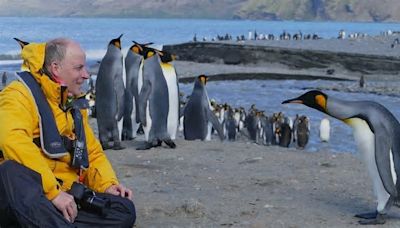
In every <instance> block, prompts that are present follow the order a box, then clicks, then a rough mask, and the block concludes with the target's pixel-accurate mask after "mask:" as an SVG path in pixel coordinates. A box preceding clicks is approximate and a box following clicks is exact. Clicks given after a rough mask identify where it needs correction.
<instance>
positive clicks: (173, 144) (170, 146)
mask: <svg viewBox="0 0 400 228" xmlns="http://www.w3.org/2000/svg"><path fill="white" fill-rule="evenodd" d="M164 143H165V144H167V146H169V148H172V149H175V148H176V145H175V143H174V142H173V141H172V140H171V139H168V140H164Z"/></svg>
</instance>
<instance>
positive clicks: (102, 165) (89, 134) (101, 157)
mask: <svg viewBox="0 0 400 228" xmlns="http://www.w3.org/2000/svg"><path fill="white" fill-rule="evenodd" d="M82 116H83V125H84V128H85V136H86V145H87V150H88V155H89V168H88V170H87V172H86V175H85V184H86V185H87V186H88V187H89V188H91V189H93V190H94V191H96V192H104V191H105V190H106V189H107V188H108V187H110V186H111V185H114V184H119V182H118V179H117V176H116V175H115V172H114V170H113V168H112V166H111V163H110V162H109V160H108V158H107V156H106V154H105V153H104V151H103V148H102V147H101V144H100V142H99V140H97V138H96V136H95V135H94V133H93V130H92V128H91V127H90V126H89V122H88V117H87V112H86V111H84V112H83V113H82Z"/></svg>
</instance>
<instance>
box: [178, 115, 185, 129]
mask: <svg viewBox="0 0 400 228" xmlns="http://www.w3.org/2000/svg"><path fill="white" fill-rule="evenodd" d="M183 120H184V117H183V116H182V117H181V118H180V119H179V131H183Z"/></svg>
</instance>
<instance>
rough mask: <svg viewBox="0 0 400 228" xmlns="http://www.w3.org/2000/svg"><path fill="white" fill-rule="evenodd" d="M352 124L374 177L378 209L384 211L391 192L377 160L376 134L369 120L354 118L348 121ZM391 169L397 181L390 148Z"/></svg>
mask: <svg viewBox="0 0 400 228" xmlns="http://www.w3.org/2000/svg"><path fill="white" fill-rule="evenodd" d="M346 122H347V123H348V124H349V125H350V126H352V127H353V135H354V139H355V140H356V143H357V147H358V150H359V152H360V155H361V156H362V158H363V160H364V163H365V164H366V166H367V169H368V172H369V176H370V177H371V179H372V183H373V187H374V192H375V195H376V197H377V201H378V207H377V210H378V211H382V210H383V209H384V208H385V205H386V203H387V201H388V199H389V197H390V195H389V193H387V192H386V190H385V187H384V186H383V183H382V180H381V178H380V175H379V172H378V168H377V166H376V161H375V135H374V133H372V131H371V129H370V128H369V126H368V124H367V122H365V121H364V120H361V119H358V118H353V119H351V120H349V121H346ZM390 169H391V172H392V176H393V181H394V183H396V177H397V175H396V172H395V171H394V165H393V155H392V151H391V150H390Z"/></svg>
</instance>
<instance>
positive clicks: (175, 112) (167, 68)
mask: <svg viewBox="0 0 400 228" xmlns="http://www.w3.org/2000/svg"><path fill="white" fill-rule="evenodd" d="M158 55H159V56H160V60H161V69H162V72H163V75H164V79H165V81H166V82H167V86H168V102H169V105H168V106H169V110H168V121H167V125H168V126H167V130H168V134H169V135H170V137H171V140H175V139H176V133H177V131H178V127H179V117H180V107H181V106H180V99H179V81H178V75H177V74H176V70H175V67H174V65H172V63H171V62H172V61H173V60H175V58H176V57H175V55H172V54H171V53H168V52H166V51H158Z"/></svg>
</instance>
